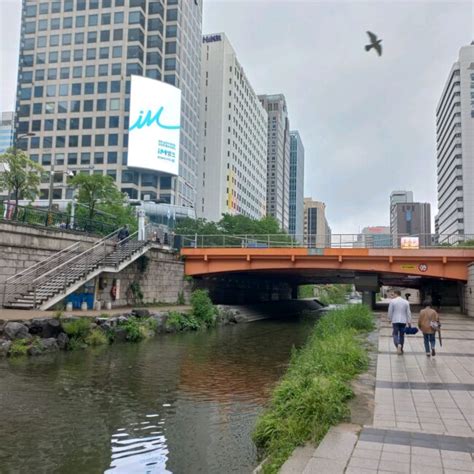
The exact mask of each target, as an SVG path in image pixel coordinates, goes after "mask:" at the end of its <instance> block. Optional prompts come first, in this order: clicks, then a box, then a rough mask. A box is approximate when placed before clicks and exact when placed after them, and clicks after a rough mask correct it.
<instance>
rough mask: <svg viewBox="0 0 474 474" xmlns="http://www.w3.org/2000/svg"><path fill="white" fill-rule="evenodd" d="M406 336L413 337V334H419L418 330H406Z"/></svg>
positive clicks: (413, 328) (412, 328)
mask: <svg viewBox="0 0 474 474" xmlns="http://www.w3.org/2000/svg"><path fill="white" fill-rule="evenodd" d="M404 332H405V334H407V335H409V336H411V335H413V334H416V333H417V332H418V328H415V327H411V328H405V331H404Z"/></svg>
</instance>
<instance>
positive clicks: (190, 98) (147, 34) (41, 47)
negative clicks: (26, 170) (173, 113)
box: [16, 0, 202, 207]
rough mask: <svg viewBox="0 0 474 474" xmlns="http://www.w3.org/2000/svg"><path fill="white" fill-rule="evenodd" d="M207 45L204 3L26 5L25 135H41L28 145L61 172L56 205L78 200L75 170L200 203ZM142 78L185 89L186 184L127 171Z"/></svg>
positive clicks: (20, 129)
mask: <svg viewBox="0 0 474 474" xmlns="http://www.w3.org/2000/svg"><path fill="white" fill-rule="evenodd" d="M201 38H202V2H201V0H199V1H198V0H195V1H189V0H63V1H51V0H49V1H41V0H23V9H22V20H21V46H20V61H19V74H18V88H17V106H16V133H17V135H18V136H19V135H21V134H24V133H34V134H35V135H34V136H33V137H30V138H25V139H22V140H21V141H20V142H19V146H21V147H22V148H24V149H26V150H27V151H28V153H29V154H30V156H31V158H32V159H34V160H35V161H37V162H39V163H41V164H42V165H43V166H44V167H45V169H46V170H50V169H51V166H52V165H53V166H54V173H55V176H54V182H55V185H54V190H53V198H54V199H69V198H70V197H71V196H72V192H73V190H72V189H69V188H68V187H67V184H66V170H73V171H77V172H79V173H97V174H106V175H109V176H111V177H112V178H113V179H114V180H115V181H116V183H117V185H118V187H119V188H120V189H121V190H122V191H124V192H126V193H127V194H128V195H129V197H130V198H131V199H150V200H156V199H159V200H161V201H163V202H168V203H171V204H174V205H180V206H188V207H193V206H194V205H195V200H196V172H197V159H198V150H199V100H200V60H201ZM133 74H134V75H139V76H146V77H149V78H153V79H156V80H160V81H164V82H167V83H169V84H173V85H175V86H177V87H179V88H180V89H181V91H182V112H181V137H180V140H181V153H180V169H179V176H178V177H172V176H169V175H164V174H160V173H158V172H149V171H146V172H145V171H140V170H137V169H131V168H128V167H127V146H128V127H129V117H128V111H129V107H130V76H131V75H133ZM40 197H41V198H42V199H48V198H49V185H48V183H43V184H42V186H41V196H40Z"/></svg>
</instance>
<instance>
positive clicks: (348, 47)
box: [0, 0, 474, 233]
mask: <svg viewBox="0 0 474 474" xmlns="http://www.w3.org/2000/svg"><path fill="white" fill-rule="evenodd" d="M20 7H21V1H20V0H0V67H1V69H0V87H1V89H0V91H1V92H0V110H8V109H12V108H13V105H14V95H15V86H16V85H15V84H16V74H17V55H18V41H19V21H20ZM367 30H370V31H373V32H374V33H376V34H377V35H379V37H380V38H382V40H383V41H382V46H383V55H382V57H378V56H377V55H376V53H375V52H374V51H370V52H368V53H367V52H366V51H365V50H364V45H365V44H366V43H367V42H368V38H367V35H366V31H367ZM218 32H224V33H225V34H226V35H227V36H228V38H229V40H230V42H231V43H232V45H233V47H234V49H235V51H236V53H237V57H238V59H239V62H240V64H241V65H242V66H243V68H244V69H245V72H246V74H247V77H248V78H249V80H250V82H251V84H252V86H253V88H254V90H255V92H256V93H257V94H275V93H283V94H284V95H285V97H286V100H287V105H288V112H289V118H290V126H291V129H293V130H298V131H299V132H300V135H301V137H302V140H303V143H304V146H305V151H306V156H305V161H306V163H305V196H310V197H312V198H313V199H316V200H320V201H324V202H325V203H326V212H327V217H328V220H329V224H330V226H331V228H332V231H333V233H357V232H359V231H360V230H361V229H362V228H363V227H365V226H369V225H388V224H389V197H390V193H391V191H393V190H412V191H413V192H414V197H415V201H420V202H430V203H431V206H432V217H434V215H435V213H436V129H435V110H436V105H437V102H438V100H439V98H440V95H441V92H442V89H443V86H444V83H445V81H446V79H447V76H448V73H449V71H450V69H451V66H452V64H453V63H454V62H455V61H456V60H457V57H458V53H459V49H460V47H461V46H464V45H467V44H470V43H471V41H472V39H473V36H474V34H473V32H474V1H471V0H466V1H464V0H456V1H451V2H447V1H438V0H429V1H413V0H412V1H404V2H403V1H398V0H395V1H390V2H389V1H383V0H374V1H365V2H359V1H342V0H331V1H327V2H322V1H316V0H305V1H300V0H204V18H203V33H204V34H208V33H218ZM433 231H434V229H433Z"/></svg>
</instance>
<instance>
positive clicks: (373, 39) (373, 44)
mask: <svg viewBox="0 0 474 474" xmlns="http://www.w3.org/2000/svg"><path fill="white" fill-rule="evenodd" d="M367 34H368V35H369V38H370V44H367V45H366V46H365V50H366V51H370V50H371V49H372V48H374V49H375V51H377V54H378V55H379V56H382V45H381V44H380V43H382V40H381V39H377V35H375V34H374V33H372V32H371V31H367Z"/></svg>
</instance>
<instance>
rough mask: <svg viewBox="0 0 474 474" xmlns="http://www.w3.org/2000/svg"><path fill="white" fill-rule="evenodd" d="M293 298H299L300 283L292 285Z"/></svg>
mask: <svg viewBox="0 0 474 474" xmlns="http://www.w3.org/2000/svg"><path fill="white" fill-rule="evenodd" d="M291 299H292V300H297V299H298V285H291Z"/></svg>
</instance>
